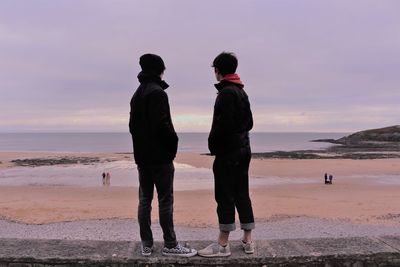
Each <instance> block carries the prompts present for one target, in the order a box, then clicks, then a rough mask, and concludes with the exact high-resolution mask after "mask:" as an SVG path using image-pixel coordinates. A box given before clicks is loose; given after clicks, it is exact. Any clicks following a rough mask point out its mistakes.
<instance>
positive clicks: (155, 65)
mask: <svg viewBox="0 0 400 267" xmlns="http://www.w3.org/2000/svg"><path fill="white" fill-rule="evenodd" d="M139 65H140V67H141V68H142V71H144V72H148V73H150V74H155V75H160V74H161V73H163V72H164V70H165V65H164V61H163V60H162V58H161V57H160V56H158V55H155V54H144V55H142V56H141V57H140V59H139Z"/></svg>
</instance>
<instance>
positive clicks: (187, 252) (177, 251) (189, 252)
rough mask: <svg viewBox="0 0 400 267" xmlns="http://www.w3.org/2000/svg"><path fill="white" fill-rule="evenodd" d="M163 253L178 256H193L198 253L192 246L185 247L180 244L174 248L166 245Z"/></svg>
mask: <svg viewBox="0 0 400 267" xmlns="http://www.w3.org/2000/svg"><path fill="white" fill-rule="evenodd" d="M162 254H163V255H164V256H177V257H187V258H188V257H192V256H195V255H196V254H197V251H196V250H195V249H192V248H190V247H187V246H186V247H184V246H182V245H180V244H178V245H176V247H174V248H167V247H164V248H163V250H162Z"/></svg>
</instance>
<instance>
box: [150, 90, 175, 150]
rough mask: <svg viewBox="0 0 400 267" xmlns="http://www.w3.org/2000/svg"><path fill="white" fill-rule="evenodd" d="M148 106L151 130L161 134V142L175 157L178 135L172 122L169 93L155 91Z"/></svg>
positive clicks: (158, 134)
mask: <svg viewBox="0 0 400 267" xmlns="http://www.w3.org/2000/svg"><path fill="white" fill-rule="evenodd" d="M148 107H149V113H148V114H149V122H150V128H151V132H152V133H154V134H155V135H157V136H159V139H160V140H161V143H162V144H163V145H165V146H166V148H167V149H168V152H169V153H170V154H171V155H172V156H173V157H175V156H176V152H177V150H178V136H177V134H176V132H175V129H174V126H173V124H172V119H171V112H170V107H169V102H168V96H167V94H166V93H165V92H164V91H161V90H160V91H155V92H153V93H152V96H151V97H150V98H149V106H148Z"/></svg>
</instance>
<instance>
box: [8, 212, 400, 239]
mask: <svg viewBox="0 0 400 267" xmlns="http://www.w3.org/2000/svg"><path fill="white" fill-rule="evenodd" d="M152 228H153V235H154V238H155V240H156V241H157V240H158V241H160V240H161V239H162V232H161V229H160V226H159V225H158V223H156V222H154V223H153V225H152ZM175 231H176V234H177V238H178V239H179V240H186V241H191V240H214V239H216V237H217V234H218V229H217V228H216V227H213V228H211V227H208V228H199V227H194V228H191V227H181V226H176V227H175ZM241 235H242V233H241V231H240V230H239V229H237V230H236V231H234V232H232V233H231V240H240V238H241ZM385 235H391V236H400V227H398V226H397V227H396V226H382V225H366V224H353V223H347V222H339V221H334V220H326V219H319V218H309V217H296V218H289V219H285V220H280V221H273V222H259V223H257V222H256V229H255V230H254V232H253V238H254V239H257V240H266V239H294V238H326V237H330V238H341V237H366V236H368V237H372V236H385ZM0 238H21V239H68V240H107V241H138V240H140V237H139V227H138V224H137V222H136V221H134V220H130V219H123V220H121V219H104V220H86V221H74V222H62V223H52V224H43V225H28V224H22V223H16V222H11V221H7V220H0Z"/></svg>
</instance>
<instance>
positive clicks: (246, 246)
mask: <svg viewBox="0 0 400 267" xmlns="http://www.w3.org/2000/svg"><path fill="white" fill-rule="evenodd" d="M242 247H243V250H244V252H245V253H246V254H253V253H254V242H253V241H250V242H247V243H246V242H244V241H243V240H242Z"/></svg>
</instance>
